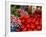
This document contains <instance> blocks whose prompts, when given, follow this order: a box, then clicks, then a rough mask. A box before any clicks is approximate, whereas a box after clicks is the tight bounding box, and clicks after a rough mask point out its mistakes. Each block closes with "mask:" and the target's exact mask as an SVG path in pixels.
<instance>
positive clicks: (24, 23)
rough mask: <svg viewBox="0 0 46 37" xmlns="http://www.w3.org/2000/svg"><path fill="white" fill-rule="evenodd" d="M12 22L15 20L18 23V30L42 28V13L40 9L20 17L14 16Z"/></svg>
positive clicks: (38, 29)
mask: <svg viewBox="0 0 46 37" xmlns="http://www.w3.org/2000/svg"><path fill="white" fill-rule="evenodd" d="M18 20H19V21H18ZM12 22H15V25H16V23H18V24H17V25H16V26H15V27H16V32H20V31H41V30H42V15H41V11H40V10H36V11H35V13H34V14H29V16H28V15H27V16H26V15H25V16H20V17H19V19H17V18H15V17H13V18H12ZM20 24H21V25H20ZM18 25H19V26H18Z"/></svg>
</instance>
